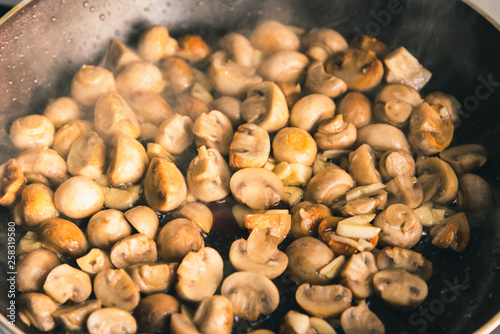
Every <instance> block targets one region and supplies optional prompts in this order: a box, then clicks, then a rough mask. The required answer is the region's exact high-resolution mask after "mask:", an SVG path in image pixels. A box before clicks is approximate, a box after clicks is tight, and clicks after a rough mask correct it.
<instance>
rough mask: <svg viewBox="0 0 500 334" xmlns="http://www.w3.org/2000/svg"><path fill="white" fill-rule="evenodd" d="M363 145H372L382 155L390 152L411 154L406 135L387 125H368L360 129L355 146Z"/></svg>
mask: <svg viewBox="0 0 500 334" xmlns="http://www.w3.org/2000/svg"><path fill="white" fill-rule="evenodd" d="M361 144H368V145H370V146H371V147H372V148H373V149H374V150H375V151H376V152H378V153H380V154H383V153H384V152H385V151H388V150H403V151H405V152H408V153H410V146H409V145H408V141H407V140H406V137H405V135H404V133H403V132H402V131H401V130H400V129H398V128H396V127H395V126H392V125H389V124H385V123H377V124H368V125H366V126H363V127H362V128H361V129H359V130H358V137H357V139H356V143H355V144H354V145H355V146H359V145H361Z"/></svg>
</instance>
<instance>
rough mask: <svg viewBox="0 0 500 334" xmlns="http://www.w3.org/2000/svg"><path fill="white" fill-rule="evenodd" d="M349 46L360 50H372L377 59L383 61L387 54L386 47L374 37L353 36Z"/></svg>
mask: <svg viewBox="0 0 500 334" xmlns="http://www.w3.org/2000/svg"><path fill="white" fill-rule="evenodd" d="M349 45H350V46H351V47H355V48H358V49H361V50H372V51H373V52H375V54H376V55H377V57H378V58H379V59H384V58H385V56H386V55H387V53H388V52H389V50H388V48H387V46H386V45H385V44H384V43H383V42H381V41H380V40H378V39H376V38H375V37H372V36H367V35H356V36H354V38H353V39H352V40H351V43H349Z"/></svg>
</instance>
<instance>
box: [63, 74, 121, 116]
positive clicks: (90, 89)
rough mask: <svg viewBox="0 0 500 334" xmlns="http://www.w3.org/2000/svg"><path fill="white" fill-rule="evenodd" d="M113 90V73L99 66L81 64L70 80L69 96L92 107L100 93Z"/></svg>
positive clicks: (114, 87) (114, 86)
mask: <svg viewBox="0 0 500 334" xmlns="http://www.w3.org/2000/svg"><path fill="white" fill-rule="evenodd" d="M114 91H116V83H115V78H114V76H113V73H111V72H110V71H108V70H106V69H105V68H103V67H99V66H92V65H83V66H82V67H81V68H80V69H79V70H78V72H76V74H75V75H74V77H73V81H72V82H71V96H72V97H73V99H75V101H76V102H78V103H79V104H81V105H83V106H85V107H93V106H94V105H95V104H96V102H97V100H98V99H99V98H100V97H101V95H104V94H106V93H109V92H114Z"/></svg>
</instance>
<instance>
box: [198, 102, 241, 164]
mask: <svg viewBox="0 0 500 334" xmlns="http://www.w3.org/2000/svg"><path fill="white" fill-rule="evenodd" d="M193 134H194V135H195V143H196V146H197V147H200V146H206V147H207V148H214V149H216V150H218V151H219V152H220V154H222V155H224V156H227V155H228V154H229V146H230V145H231V141H232V140H233V135H234V131H233V126H232V125H231V121H230V120H229V118H228V117H227V116H226V115H224V114H223V113H221V112H220V111H218V110H212V111H210V112H208V113H203V114H201V115H200V116H198V118H197V119H196V121H195V122H194V125H193Z"/></svg>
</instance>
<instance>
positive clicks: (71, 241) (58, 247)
mask: <svg viewBox="0 0 500 334" xmlns="http://www.w3.org/2000/svg"><path fill="white" fill-rule="evenodd" d="M38 239H39V241H40V242H41V243H42V245H43V247H44V248H47V249H49V250H51V251H53V252H54V253H56V254H58V255H60V256H62V257H63V258H68V259H75V258H78V257H80V256H82V255H84V254H85V253H86V252H87V249H88V242H87V238H85V235H84V234H83V232H82V230H81V229H80V228H79V227H78V226H76V225H75V224H74V223H72V222H70V221H69V220H66V219H62V218H51V219H48V220H46V221H44V222H43V223H41V224H40V225H39V226H38Z"/></svg>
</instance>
